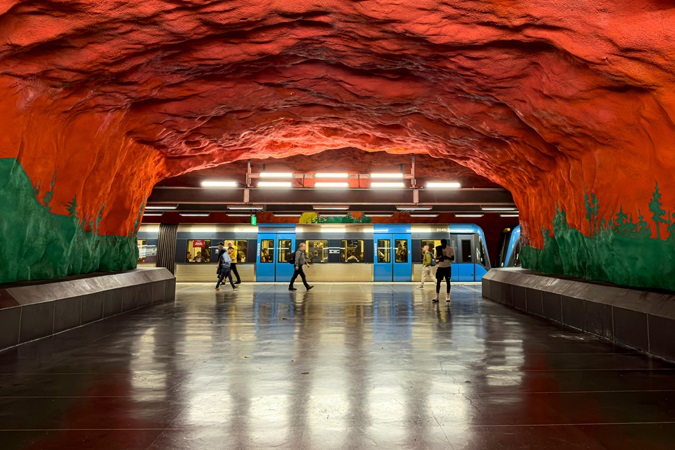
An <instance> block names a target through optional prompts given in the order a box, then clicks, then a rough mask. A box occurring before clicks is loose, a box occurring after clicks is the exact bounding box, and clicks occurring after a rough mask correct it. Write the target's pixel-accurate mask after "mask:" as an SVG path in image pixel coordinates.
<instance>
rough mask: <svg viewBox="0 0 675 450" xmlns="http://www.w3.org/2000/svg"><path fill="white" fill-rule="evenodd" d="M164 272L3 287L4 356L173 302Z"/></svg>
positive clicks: (0, 336)
mask: <svg viewBox="0 0 675 450" xmlns="http://www.w3.org/2000/svg"><path fill="white" fill-rule="evenodd" d="M175 292H176V279H175V277H174V276H173V275H172V274H171V272H169V271H168V270H166V269H164V268H154V269H143V270H140V269H137V270H132V271H128V272H122V273H115V274H105V275H94V276H91V275H89V276H86V277H82V278H77V279H69V280H62V281H53V282H46V283H40V284H29V285H18V286H12V287H6V288H4V289H3V288H0V351H2V350H4V349H7V348H10V347H14V346H16V345H19V344H22V343H24V342H28V341H32V340H35V339H40V338H43V337H47V336H51V335H53V334H56V333H60V332H63V331H66V330H69V329H72V328H76V327H79V326H81V325H86V324H88V323H91V322H95V321H97V320H102V319H105V318H107V317H111V316H114V315H117V314H122V313H125V312H128V311H132V310H134V309H138V308H141V307H144V306H148V305H151V304H153V303H158V302H163V301H169V300H170V301H173V300H174V298H175Z"/></svg>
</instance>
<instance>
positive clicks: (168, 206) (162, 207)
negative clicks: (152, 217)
mask: <svg viewBox="0 0 675 450" xmlns="http://www.w3.org/2000/svg"><path fill="white" fill-rule="evenodd" d="M176 208H178V205H167V206H158V205H153V206H146V207H145V209H176Z"/></svg>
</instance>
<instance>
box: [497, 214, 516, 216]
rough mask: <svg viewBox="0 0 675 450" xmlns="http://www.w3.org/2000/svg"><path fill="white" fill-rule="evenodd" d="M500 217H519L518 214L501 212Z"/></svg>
mask: <svg viewBox="0 0 675 450" xmlns="http://www.w3.org/2000/svg"><path fill="white" fill-rule="evenodd" d="M499 217H519V215H518V214H500V215H499Z"/></svg>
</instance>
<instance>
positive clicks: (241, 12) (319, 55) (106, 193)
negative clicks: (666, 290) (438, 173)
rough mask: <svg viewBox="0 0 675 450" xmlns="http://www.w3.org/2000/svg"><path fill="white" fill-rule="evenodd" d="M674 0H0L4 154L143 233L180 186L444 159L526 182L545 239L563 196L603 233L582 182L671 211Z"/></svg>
mask: <svg viewBox="0 0 675 450" xmlns="http://www.w3.org/2000/svg"><path fill="white" fill-rule="evenodd" d="M671 4H672V3H671V2H666V1H663V0H659V1H657V0H645V1H641V2H626V1H623V0H576V1H574V0H572V1H568V0H566V1H556V0H545V1H544V0H531V1H528V2H512V1H508V2H507V1H501V0H493V1H484V0H483V1H468V0H466V1H444V2H440V1H431V0H416V1H403V0H402V1H396V2H391V1H382V0H380V1H351V0H350V1H346V0H343V1H339V0H314V1H307V0H294V1H288V0H265V1H260V0H247V1H208V0H195V1H191V2H183V1H173V0H172V1H169V0H164V1H161V0H145V1H142V2H139V1H123V0H118V1H93V0H82V1H72V0H42V1H40V0H35V1H20V0H0V123H2V125H3V130H2V133H0V157H2V158H18V159H19V161H20V162H21V164H22V166H23V167H24V169H25V170H26V173H27V174H28V176H29V177H30V179H31V181H32V182H33V183H38V184H39V185H41V186H47V185H49V184H50V183H51V181H52V180H54V189H53V198H52V199H51V200H52V211H53V212H55V213H62V214H66V205H67V204H68V202H70V201H71V200H72V199H73V198H74V197H77V199H78V205H79V207H80V208H81V210H80V211H78V214H81V215H83V216H85V217H94V216H96V214H98V213H99V211H100V209H101V206H102V205H105V208H104V209H103V216H102V219H101V223H100V229H101V231H102V232H103V233H106V234H115V235H121V236H126V235H128V233H129V232H130V231H132V230H133V229H134V225H135V220H136V218H137V216H138V211H139V208H141V206H142V204H143V201H144V200H145V199H146V198H147V196H148V195H149V193H150V191H151V189H152V187H153V185H154V184H155V183H157V182H158V181H160V180H162V179H164V178H167V177H173V176H178V175H181V174H184V173H187V172H190V171H194V170H198V169H206V168H211V167H216V166H218V165H222V164H224V163H230V162H234V161H238V160H244V159H248V158H270V157H271V158H284V157H292V156H294V155H300V154H304V155H317V156H316V158H317V159H319V160H324V161H326V162H327V163H329V162H330V158H331V155H332V153H331V152H327V150H333V149H341V148H357V149H361V150H363V151H367V152H387V153H391V154H410V153H415V154H428V155H430V156H432V157H436V158H439V168H441V169H442V168H443V167H444V164H448V165H456V164H459V165H461V166H465V167H467V168H468V169H471V170H472V171H475V172H476V173H477V174H479V175H480V176H484V177H486V178H488V179H489V180H490V181H491V182H494V183H497V184H499V185H502V186H504V187H506V188H508V189H509V190H511V192H512V193H513V195H514V198H515V200H516V202H517V204H518V206H519V208H520V211H521V222H522V225H523V229H524V234H525V235H526V236H529V241H530V243H531V244H532V245H533V246H534V247H541V246H542V245H543V238H542V233H541V229H542V228H547V229H551V221H552V218H553V217H554V215H555V211H556V206H558V207H559V208H560V209H563V210H565V211H566V213H567V220H568V221H569V223H570V225H571V226H574V227H576V228H578V229H580V230H581V231H582V232H584V233H585V234H588V233H590V232H591V230H590V225H589V221H588V220H587V218H586V207H585V202H584V192H592V193H594V194H595V195H596V196H597V197H598V203H599V216H600V217H602V218H609V217H610V216H611V214H612V213H613V212H615V211H618V210H619V207H622V208H623V211H631V212H634V213H635V214H636V215H637V212H638V210H639V209H641V210H642V213H643V214H647V213H646V210H647V208H648V207H647V204H648V202H649V198H650V195H651V194H652V192H653V190H654V185H655V181H658V183H659V187H660V191H661V193H662V195H663V197H662V199H661V200H662V202H663V205H664V208H666V209H667V210H668V211H669V212H670V211H671V210H672V209H673V207H675V177H673V176H672V174H673V170H674V169H675V152H674V151H673V149H672V145H673V141H674V139H673V137H674V134H675V133H674V128H673V117H672V115H673V112H674V111H675V109H674V102H675V93H674V92H675V90H674V89H673V86H674V74H675V10H674V9H672V8H671ZM40 195H41V194H39V195H38V199H40ZM656 226H661V225H659V224H657V225H656ZM664 231H665V228H664ZM652 234H653V235H654V236H656V232H655V230H654V229H652ZM663 234H664V233H662V235H663Z"/></svg>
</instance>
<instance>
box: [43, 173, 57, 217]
mask: <svg viewBox="0 0 675 450" xmlns="http://www.w3.org/2000/svg"><path fill="white" fill-rule="evenodd" d="M56 172H57V170H55V171H54V176H52V182H51V183H49V190H48V191H47V192H46V193H45V196H44V197H42V202H43V204H44V206H45V209H46V210H47V211H51V209H52V208H51V206H49V204H50V203H51V201H52V196H53V195H54V184H55V183H56Z"/></svg>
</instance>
